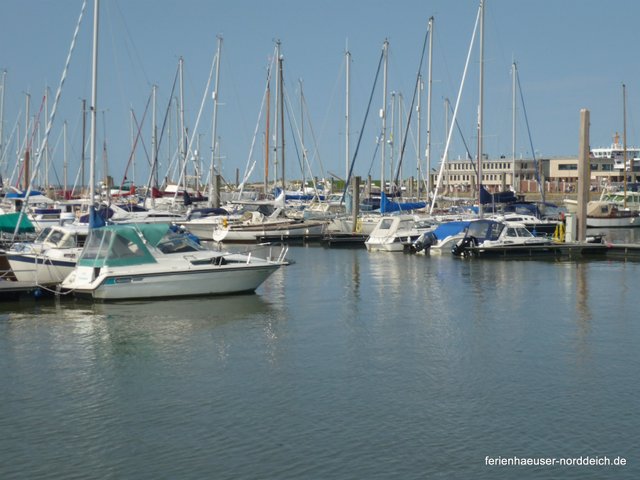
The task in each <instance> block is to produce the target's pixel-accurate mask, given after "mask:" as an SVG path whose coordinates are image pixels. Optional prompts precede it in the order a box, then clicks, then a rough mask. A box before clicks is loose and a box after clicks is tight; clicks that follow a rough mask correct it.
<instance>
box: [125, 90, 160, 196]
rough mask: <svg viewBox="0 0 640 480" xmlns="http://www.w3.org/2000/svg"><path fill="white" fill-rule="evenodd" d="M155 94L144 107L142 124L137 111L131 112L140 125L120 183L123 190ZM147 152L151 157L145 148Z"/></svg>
mask: <svg viewBox="0 0 640 480" xmlns="http://www.w3.org/2000/svg"><path fill="white" fill-rule="evenodd" d="M152 96H153V93H152V94H150V95H149V99H148V100H147V105H146V107H145V108H144V114H143V115H142V120H141V122H140V124H138V119H137V118H136V113H135V112H134V111H133V110H132V111H131V114H132V115H133V121H134V123H135V125H136V127H138V133H137V134H136V138H135V140H134V142H133V146H132V147H131V153H130V154H129V160H127V166H126V167H125V169H124V174H123V176H122V182H121V183H120V190H122V188H123V187H124V182H125V180H126V179H127V172H128V171H129V167H130V166H131V162H132V161H133V157H134V155H135V152H136V147H137V146H138V140H140V134H141V132H142V126H143V125H144V120H145V118H146V117H147V113H148V112H149V104H150V103H151V98H152ZM142 143H143V146H144V141H143V142H142ZM144 151H145V154H147V159H148V158H149V154H148V152H147V149H146V148H145V149H144Z"/></svg>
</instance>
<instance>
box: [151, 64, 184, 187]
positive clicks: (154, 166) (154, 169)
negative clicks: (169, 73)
mask: <svg viewBox="0 0 640 480" xmlns="http://www.w3.org/2000/svg"><path fill="white" fill-rule="evenodd" d="M178 73H179V67H178V68H176V75H175V77H174V79H173V86H172V87H171V94H170V95H169V102H168V104H167V109H166V110H165V113H164V120H163V121H162V128H161V129H160V138H159V139H158V145H157V146H156V151H155V156H154V158H153V160H152V164H151V171H150V172H149V181H148V182H147V189H146V191H145V193H144V199H143V200H146V199H147V197H148V195H149V192H150V191H151V182H152V181H153V177H154V174H155V175H156V180H157V174H158V152H159V151H160V145H161V143H162V139H163V137H164V129H165V128H166V126H167V119H168V118H169V114H170V112H171V102H172V100H173V94H174V93H175V90H176V85H177V83H178ZM155 183H156V185H154V186H155V187H157V186H158V182H157V181H156V182H155Z"/></svg>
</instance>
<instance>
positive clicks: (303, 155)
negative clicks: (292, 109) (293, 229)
mask: <svg viewBox="0 0 640 480" xmlns="http://www.w3.org/2000/svg"><path fill="white" fill-rule="evenodd" d="M298 84H299V85H300V146H301V148H302V193H303V194H304V191H305V188H306V186H307V181H306V178H305V177H306V174H305V168H304V167H305V164H307V149H306V147H305V145H304V90H303V88H302V78H299V79H298ZM311 180H312V183H313V188H314V190H315V188H316V185H315V182H313V178H312V179H311Z"/></svg>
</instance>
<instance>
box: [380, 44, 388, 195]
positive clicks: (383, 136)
mask: <svg viewBox="0 0 640 480" xmlns="http://www.w3.org/2000/svg"><path fill="white" fill-rule="evenodd" d="M382 52H383V56H384V69H383V75H382V78H383V81H382V109H381V110H380V117H381V119H382V131H381V132H380V143H381V151H380V164H381V165H380V193H382V192H384V188H385V180H384V170H385V168H386V165H385V150H386V145H387V139H386V135H387V112H386V111H387V66H388V63H389V55H388V54H389V41H388V40H386V39H385V41H384V43H383V44H382Z"/></svg>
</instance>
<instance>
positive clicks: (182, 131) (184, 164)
mask: <svg viewBox="0 0 640 480" xmlns="http://www.w3.org/2000/svg"><path fill="white" fill-rule="evenodd" d="M179 65H180V134H179V136H178V138H179V139H180V159H181V160H182V171H183V172H184V175H182V182H183V188H184V192H185V194H186V192H187V149H186V142H187V138H186V137H187V136H186V132H185V127H184V74H183V73H184V72H183V70H184V68H183V67H184V59H183V58H182V57H180V62H179ZM177 187H178V186H177V185H176V195H177V193H178V188H177ZM185 198H186V197H185Z"/></svg>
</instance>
